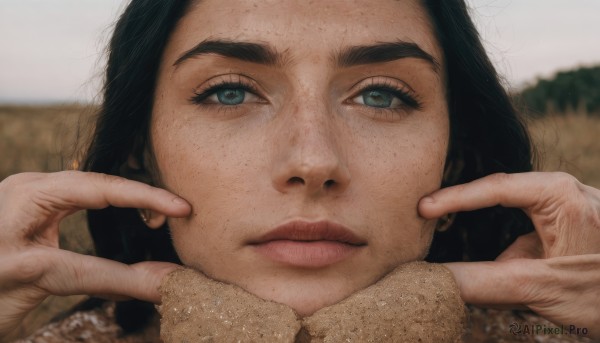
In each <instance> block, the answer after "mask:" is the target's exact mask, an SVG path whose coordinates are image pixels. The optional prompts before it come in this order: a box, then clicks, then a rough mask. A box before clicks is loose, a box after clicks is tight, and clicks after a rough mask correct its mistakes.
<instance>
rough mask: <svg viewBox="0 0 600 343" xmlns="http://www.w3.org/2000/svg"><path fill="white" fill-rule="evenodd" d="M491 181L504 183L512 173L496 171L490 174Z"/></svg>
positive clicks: (496, 183) (497, 183)
mask: <svg viewBox="0 0 600 343" xmlns="http://www.w3.org/2000/svg"><path fill="white" fill-rule="evenodd" d="M488 178H489V180H490V182H492V183H493V184H495V185H500V184H504V183H505V182H507V181H508V180H509V179H510V174H507V173H495V174H491V175H489V176H488Z"/></svg>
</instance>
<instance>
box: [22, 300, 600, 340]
mask: <svg viewBox="0 0 600 343" xmlns="http://www.w3.org/2000/svg"><path fill="white" fill-rule="evenodd" d="M469 319H470V320H469V322H470V324H469V328H468V331H467V335H466V337H465V339H464V342H466V343H475V342H485V343H488V342H489V343H492V342H494V343H502V342H536V343H570V342H584V343H592V342H594V343H597V342H598V341H594V340H591V339H588V338H584V337H579V336H575V335H568V334H565V333H563V334H549V333H544V332H543V328H544V327H545V328H547V329H555V328H560V326H557V325H554V324H552V323H550V322H548V321H547V320H545V319H543V318H541V317H539V316H537V315H535V314H533V313H530V312H523V311H497V310H487V309H480V308H475V307H469ZM513 323H515V324H516V325H515V324H513ZM511 325H512V327H513V331H518V328H520V329H521V333H517V334H513V333H512V332H511ZM517 326H519V327H517ZM525 326H528V330H524V328H525ZM537 327H539V328H541V329H540V333H539V334H535V332H532V331H534V330H535V329H536V328H537ZM532 329H533V330H532ZM564 329H565V330H567V329H568V327H565V328H564ZM515 333H516V332H515ZM16 342H18V343H25V342H27V343H58V342H60V343H72V342H92V343H105V342H106V343H108V342H117V343H138V342H139V343H142V342H143V343H159V342H161V340H160V338H159V321H158V318H156V319H155V320H154V324H153V325H151V326H150V327H148V328H147V329H146V330H145V331H143V332H139V333H136V334H132V335H128V336H125V337H123V336H122V331H121V329H120V328H119V327H118V326H117V325H116V324H115V322H114V303H106V304H105V305H104V306H102V307H101V308H98V309H94V310H90V311H79V312H75V313H74V314H72V315H70V316H68V317H66V318H65V319H63V320H61V321H59V322H55V323H51V324H48V325H46V326H44V327H43V328H41V329H39V330H38V331H36V332H35V333H34V334H33V335H31V336H29V337H28V338H26V339H23V340H18V341H16Z"/></svg>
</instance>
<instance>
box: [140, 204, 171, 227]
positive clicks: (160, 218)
mask: <svg viewBox="0 0 600 343" xmlns="http://www.w3.org/2000/svg"><path fill="white" fill-rule="evenodd" d="M138 213H139V215H140V218H141V219H142V221H143V222H144V224H146V226H147V227H149V228H151V229H160V228H161V227H162V226H163V225H165V222H166V221H167V216H165V215H164V214H162V213H158V212H156V211H152V210H147V209H138Z"/></svg>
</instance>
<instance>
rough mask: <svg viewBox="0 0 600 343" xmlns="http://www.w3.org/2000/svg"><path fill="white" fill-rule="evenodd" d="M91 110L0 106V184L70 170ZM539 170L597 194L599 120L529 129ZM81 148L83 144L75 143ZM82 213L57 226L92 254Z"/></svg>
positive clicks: (559, 119)
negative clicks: (23, 175) (568, 177)
mask: <svg viewBox="0 0 600 343" xmlns="http://www.w3.org/2000/svg"><path fill="white" fill-rule="evenodd" d="M93 111H94V109H93V108H90V107H82V106H77V105H66V106H45V107H27V106H0V157H1V158H0V180H2V179H4V178H5V177H7V176H8V175H11V174H14V173H19V172H24V171H38V172H47V171H58V170H62V169H68V168H71V167H72V163H73V157H72V156H73V155H72V154H73V147H74V146H76V144H75V143H76V141H77V139H76V132H78V124H79V123H80V122H81V123H82V124H83V125H84V126H85V125H87V124H89V119H90V114H91V113H93ZM530 127H531V131H532V135H533V137H534V139H535V141H536V142H537V143H538V150H539V155H540V157H541V160H542V168H541V169H543V170H562V171H566V172H569V173H571V174H573V175H575V176H576V177H577V178H578V179H579V180H580V181H581V182H584V183H586V184H589V185H591V186H594V187H597V188H600V139H599V138H600V115H596V116H588V115H585V114H568V115H562V116H561V115H551V116H547V117H544V118H542V119H536V120H533V121H532V122H531V123H530ZM79 141H80V142H81V140H79ZM83 219H84V218H83V215H82V213H79V214H76V215H74V216H73V217H72V218H70V219H68V220H66V221H65V222H63V224H62V225H61V241H60V244H61V247H63V248H64V249H69V250H73V251H76V252H80V253H85V254H93V248H92V245H91V242H90V238H89V235H88V233H87V228H86V225H85V222H84V220H83ZM81 299H82V297H79V296H74V297H69V298H66V299H65V298H54V297H50V298H48V299H47V300H46V302H45V303H44V304H43V306H41V307H40V309H39V310H38V311H36V312H34V313H32V314H31V315H30V316H29V317H28V318H27V321H26V323H24V327H23V330H25V332H29V331H31V329H33V328H35V327H38V326H39V325H41V324H42V323H45V322H47V321H48V320H49V319H50V318H51V317H52V316H54V315H55V314H56V313H57V312H60V311H62V310H64V309H65V308H68V307H70V306H72V305H73V304H75V303H77V302H78V301H80V300H81Z"/></svg>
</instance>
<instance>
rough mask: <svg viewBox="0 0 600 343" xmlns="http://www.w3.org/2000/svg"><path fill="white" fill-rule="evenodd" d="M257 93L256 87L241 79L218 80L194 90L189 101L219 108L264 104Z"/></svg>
mask: <svg viewBox="0 0 600 343" xmlns="http://www.w3.org/2000/svg"><path fill="white" fill-rule="evenodd" d="M257 93H258V91H257V90H256V87H254V86H253V85H252V84H251V83H250V82H248V81H245V80H243V79H241V78H238V79H237V80H231V79H230V80H218V81H215V82H210V83H209V84H208V85H207V86H205V87H203V88H200V89H199V90H195V91H194V95H193V96H192V97H191V98H190V99H189V101H190V102H191V103H193V104H196V105H216V106H220V107H234V106H239V105H243V104H246V103H259V102H264V101H263V100H262V99H261V98H260V97H259V96H258V95H257Z"/></svg>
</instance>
